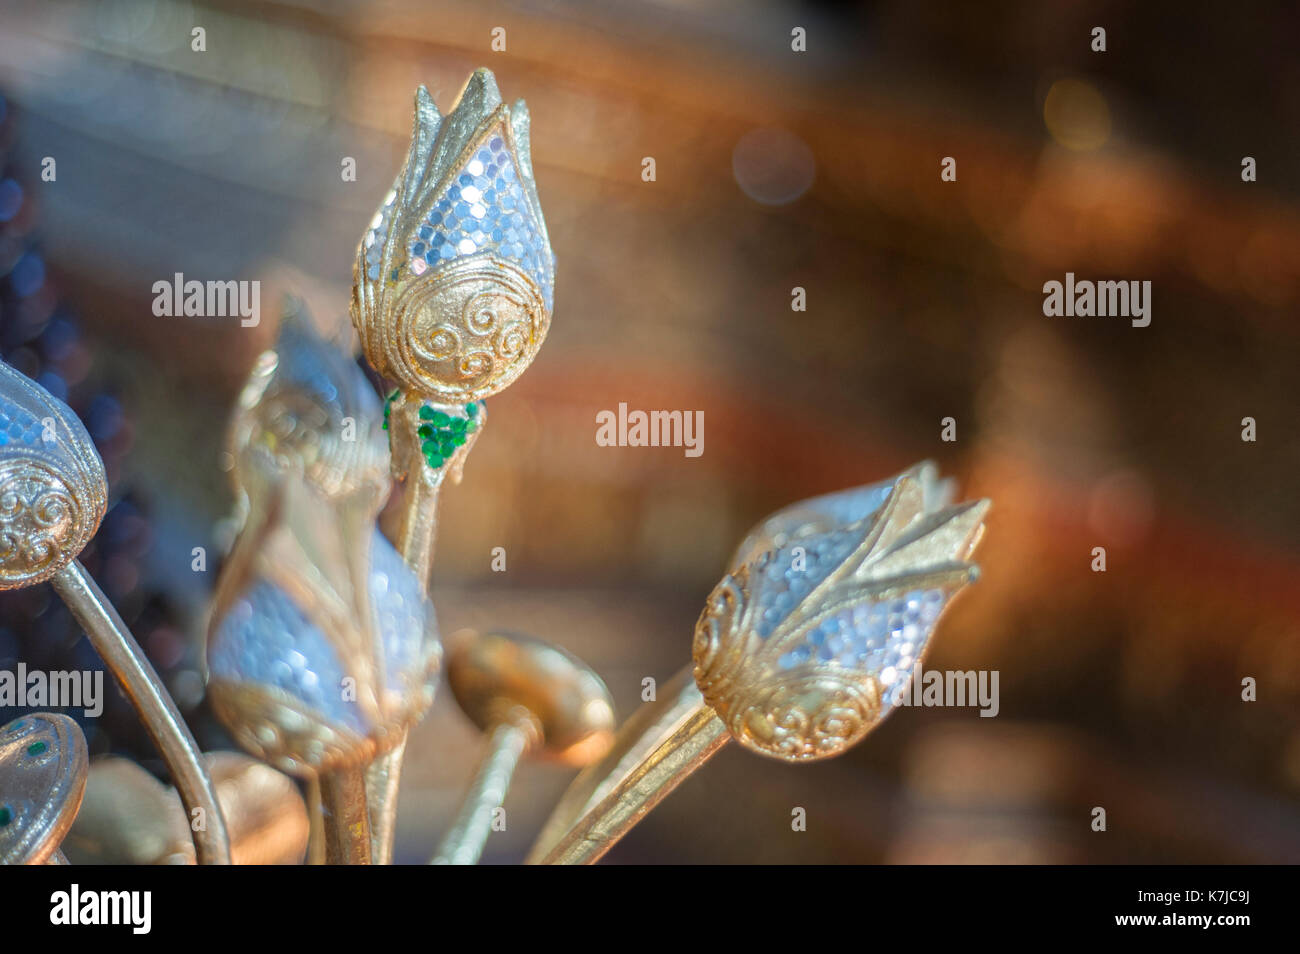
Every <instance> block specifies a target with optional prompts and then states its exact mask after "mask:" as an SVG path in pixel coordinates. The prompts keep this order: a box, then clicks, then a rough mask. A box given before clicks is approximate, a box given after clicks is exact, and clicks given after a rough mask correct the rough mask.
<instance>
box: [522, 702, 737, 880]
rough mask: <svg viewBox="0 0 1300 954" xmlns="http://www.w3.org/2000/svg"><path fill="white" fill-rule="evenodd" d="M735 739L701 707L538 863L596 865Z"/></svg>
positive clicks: (576, 823) (704, 707) (707, 710)
mask: <svg viewBox="0 0 1300 954" xmlns="http://www.w3.org/2000/svg"><path fill="white" fill-rule="evenodd" d="M730 738H731V733H730V732H728V731H727V726H726V723H724V722H723V721H722V720H721V719H719V718H718V717H717V715H716V714H714V712H713V710H712V709H710V708H709V707H708V706H706V705H705V704H704V703H703V702H702V701H701V702H700V703H699V705H698V706H697V707H696V709H695V710H694V711H693V712H692V713H691V714H690V715H689V717H688V718H687V719H686V720H685V721H684V722H683V723H682V724H681V726H680V727H679V728H678V729H677V731H676V732H674V733H673V734H672V736H671V737H670V738H669V739H668V740H667V741H666V742H664V743H663V744H662V745H660V746H659V747H658V748H657V749H655V750H654V752H652V753H650V755H648V756H646V757H645V758H644V759H642V761H641V762H640V763H639V764H638V765H637V766H636V767H635V768H634V769H633V770H632V771H631V772H629V773H628V775H627V777H626V778H624V779H623V780H622V781H621V782H619V783H618V785H616V786H615V787H614V789H613V790H612V791H611V792H610V793H609V794H608V795H606V796H605V797H604V798H603V799H601V801H600V803H599V804H597V805H596V806H595V807H594V808H592V809H591V810H589V811H588V812H586V813H585V814H584V815H583V816H582V817H581V818H579V819H578V821H577V822H575V823H574V825H573V826H572V827H571V828H570V829H569V830H568V832H567V833H566V834H565V835H564V837H563V838H561V839H560V841H559V842H558V843H557V844H556V845H555V847H553V848H552V849H551V850H550V851H548V852H547V853H546V854H545V855H544V856H543V857H542V858H541V860H540V862H539V863H540V864H544V865H590V864H595V863H596V862H597V861H599V860H600V859H601V858H602V857H603V856H604V854H605V852H607V851H609V849H610V848H612V847H614V845H615V844H616V843H617V842H618V840H619V839H620V838H622V837H623V836H624V835H626V834H627V833H628V832H629V831H630V830H631V829H632V827H633V826H634V825H636V823H637V822H639V821H640V820H641V819H642V818H644V817H645V816H646V815H648V814H649V813H650V811H651V810H652V809H653V808H654V807H655V806H656V805H658V804H659V803H660V802H661V801H663V800H664V799H665V798H667V797H668V795H669V794H670V793H671V792H672V791H673V789H675V788H676V787H677V786H678V785H680V784H681V783H682V782H683V781H684V780H685V779H686V777H687V776H689V775H690V774H691V773H692V772H694V771H695V770H696V769H697V768H699V767H700V766H701V765H703V764H704V763H705V762H707V761H708V760H709V759H710V758H712V757H713V755H714V753H715V752H717V751H718V750H719V749H721V748H722V747H723V746H724V745H726V744H727V741H728V740H729V739H730Z"/></svg>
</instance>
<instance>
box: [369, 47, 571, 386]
mask: <svg viewBox="0 0 1300 954" xmlns="http://www.w3.org/2000/svg"><path fill="white" fill-rule="evenodd" d="M554 281H555V260H554V257H553V256H552V254H551V247H550V242H549V239H548V237H547V234H546V223H545V221H544V220H543V218H542V210H541V206H540V204H539V203H538V200H537V187H536V184H535V183H534V180H533V169H532V160H531V157H530V148H529V120H528V109H527V107H526V106H525V105H524V102H523V101H522V100H520V101H518V102H517V103H515V104H514V105H513V106H506V105H505V104H504V103H503V102H502V101H501V94H500V93H499V92H498V90H497V85H496V81H495V79H493V77H492V74H491V73H490V72H489V71H488V70H483V69H481V70H477V71H476V72H475V73H474V74H473V75H472V76H471V77H470V79H469V82H468V83H467V84H466V86H465V89H464V90H463V91H462V92H461V95H460V98H459V99H458V100H457V101H456V104H455V105H454V106H453V107H452V109H451V111H450V112H449V113H448V114H447V115H446V116H442V115H440V114H439V112H438V107H437V106H435V105H434V102H433V100H432V98H431V97H430V96H429V92H428V90H426V89H425V88H424V87H423V86H422V87H420V88H419V90H418V91H417V92H416V96H415V125H414V130H413V132H412V134H411V146H410V151H409V153H408V155H407V158H406V163H405V165H404V166H403V167H402V171H401V172H400V174H399V175H398V177H397V181H396V182H395V183H394V184H393V188H392V190H391V191H390V192H389V193H388V195H387V197H386V198H385V199H384V202H383V205H382V206H381V207H380V209H379V212H378V213H376V215H375V219H374V221H373V222H372V223H371V227H370V228H369V229H368V230H367V231H366V233H365V236H364V238H363V239H362V243H361V247H360V249H359V250H358V253H357V262H356V269H355V274H354V282H355V284H354V301H353V316H352V317H353V321H354V323H355V324H356V328H357V333H358V334H359V335H360V337H361V345H362V348H363V349H364V350H365V354H366V358H367V360H368V361H369V362H370V364H371V366H372V367H374V369H375V370H376V371H378V372H379V373H380V374H381V375H383V376H384V377H385V378H388V379H390V380H392V381H394V382H395V383H396V384H397V386H398V387H399V388H400V389H401V390H403V391H408V392H413V393H415V394H419V395H422V396H424V397H427V398H430V399H432V400H435V401H439V402H442V403H448V404H465V403H467V402H470V401H476V400H480V399H482V398H485V397H487V396H488V395H491V394H495V393H496V392H498V391H500V390H501V389H502V388H504V387H506V386H507V385H509V384H510V383H511V382H512V381H514V380H515V378H517V377H518V376H519V375H520V374H522V373H523V371H524V369H525V368H527V367H528V365H529V363H530V362H531V361H532V360H533V357H534V356H535V355H536V354H537V350H538V349H539V348H540V347H541V346H542V342H543V341H544V340H545V338H546V332H547V329H548V328H549V327H550V321H551V306H552V292H553V287H554Z"/></svg>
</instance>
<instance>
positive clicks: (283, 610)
mask: <svg viewBox="0 0 1300 954" xmlns="http://www.w3.org/2000/svg"><path fill="white" fill-rule="evenodd" d="M208 662H209V667H210V669H211V671H212V675H213V676H216V677H219V678H223V679H229V680H231V681H232V682H251V683H258V684H260V685H264V686H269V687H271V688H274V689H281V690H283V691H285V692H287V693H289V694H290V695H291V696H294V697H295V698H297V699H301V700H302V701H303V702H304V703H306V704H307V705H308V706H309V707H311V708H313V709H315V710H317V711H319V712H321V713H322V714H324V715H325V716H326V717H327V718H329V719H330V720H331V721H333V722H335V723H336V724H339V725H343V726H345V727H347V728H349V729H353V730H354V731H357V732H364V731H365V729H364V723H363V720H362V717H361V712H360V709H359V708H358V706H357V704H356V703H355V702H345V701H344V700H343V692H342V685H343V675H344V674H343V666H342V663H341V662H340V660H339V658H338V655H337V653H335V651H334V647H333V646H331V645H330V642H329V640H328V639H326V638H325V634H324V633H322V632H321V631H320V629H319V628H318V627H316V626H315V625H314V624H313V623H312V622H311V621H310V620H309V619H307V617H306V615H305V614H304V613H303V612H302V610H300V609H299V608H298V606H297V604H296V603H294V602H293V600H291V599H289V597H288V596H287V595H286V594H285V593H284V591H283V590H281V589H280V588H279V587H277V586H274V585H273V584H271V583H268V582H267V581H265V580H261V581H259V582H258V583H257V584H255V585H254V586H253V587H252V589H251V590H249V592H248V593H246V594H245V595H244V596H242V597H240V598H239V599H238V600H237V601H236V602H235V605H234V606H232V607H231V609H230V612H229V613H228V614H227V616H226V618H225V619H224V620H222V622H221V626H220V628H219V629H218V630H217V633H216V634H215V636H214V641H213V650H212V652H211V654H210V656H209V660H208Z"/></svg>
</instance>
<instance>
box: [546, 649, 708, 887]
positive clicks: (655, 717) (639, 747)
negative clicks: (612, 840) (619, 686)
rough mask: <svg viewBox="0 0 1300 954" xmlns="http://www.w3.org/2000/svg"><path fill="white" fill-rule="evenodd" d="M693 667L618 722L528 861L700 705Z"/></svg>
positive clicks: (569, 790) (551, 845) (557, 808)
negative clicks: (610, 739)
mask: <svg viewBox="0 0 1300 954" xmlns="http://www.w3.org/2000/svg"><path fill="white" fill-rule="evenodd" d="M691 670H692V667H691V665H690V664H687V665H686V666H684V667H683V668H682V669H680V670H679V671H678V672H677V673H676V675H674V676H673V677H672V678H671V679H669V680H668V682H666V683H664V685H663V686H662V687H660V690H659V693H658V694H657V695H656V697H655V701H653V702H647V703H645V704H644V705H643V706H641V708H639V709H637V710H636V711H635V712H633V713H632V715H630V716H628V718H627V721H626V722H624V723H623V724H622V725H621V726H619V729H618V734H617V735H615V737H614V742H613V744H612V745H611V746H610V750H609V751H608V752H607V753H606V754H605V757H604V758H602V759H601V760H600V761H599V762H595V763H593V764H592V765H589V766H588V767H587V768H585V769H583V770H582V771H581V772H579V773H578V775H577V777H576V778H575V779H574V780H573V782H572V783H571V784H570V785H569V787H568V788H567V789H566V790H565V792H564V795H563V796H562V797H561V798H560V801H559V804H557V805H556V806H555V809H554V810H553V811H552V812H551V815H550V817H549V818H547V819H546V824H544V825H543V826H542V831H541V834H539V835H538V836H537V840H536V841H535V842H533V847H532V848H531V849H530V850H529V852H528V857H527V859H525V863H526V864H536V863H537V862H538V861H539V860H540V859H541V858H543V857H544V856H545V855H546V853H547V852H549V851H550V850H551V849H552V848H554V847H555V845H556V843H557V842H559V840H560V839H561V838H562V837H563V836H564V834H565V832H567V831H568V830H569V828H570V827H571V826H572V825H573V823H574V822H575V821H577V820H578V818H580V817H581V816H582V815H583V813H584V812H586V811H588V810H590V809H591V808H593V807H595V805H596V804H597V803H598V802H599V801H600V800H601V799H603V798H604V797H605V796H606V795H608V794H609V793H610V791H612V790H613V788H614V786H615V785H617V784H618V783H619V782H621V781H623V779H625V778H626V777H627V776H628V774H629V773H631V771H632V770H633V769H634V768H636V766H637V765H638V764H640V763H641V761H642V760H644V759H645V758H646V757H647V756H648V755H650V753H652V752H654V750H655V749H657V748H659V746H660V745H662V744H663V743H664V742H665V741H667V740H668V739H669V738H670V737H671V736H672V735H673V733H674V732H676V731H677V730H678V729H680V728H681V727H682V724H683V723H684V722H685V721H686V720H687V719H688V718H690V717H691V716H692V715H693V714H694V713H695V712H696V711H697V710H698V709H699V707H700V704H701V702H702V699H701V696H700V690H699V688H698V687H696V685H695V678H694V675H693V674H692V671H691Z"/></svg>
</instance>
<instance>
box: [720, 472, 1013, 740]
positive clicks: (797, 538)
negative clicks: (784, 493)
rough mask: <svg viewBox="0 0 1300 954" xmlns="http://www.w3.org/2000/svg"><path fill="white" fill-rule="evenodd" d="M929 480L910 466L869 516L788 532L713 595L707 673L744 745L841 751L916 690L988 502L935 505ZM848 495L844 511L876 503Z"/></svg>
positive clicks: (970, 572) (967, 573) (964, 579)
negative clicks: (914, 678)
mask: <svg viewBox="0 0 1300 954" xmlns="http://www.w3.org/2000/svg"><path fill="white" fill-rule="evenodd" d="M918 478H919V475H918V473H917V472H915V471H914V472H908V473H906V474H903V475H902V476H900V477H899V478H898V479H897V480H896V482H895V483H893V485H892V486H891V487H889V488H888V490H887V492H886V493H885V496H884V500H883V502H882V503H880V505H879V506H878V508H877V509H876V510H875V512H874V513H872V514H871V515H869V516H867V517H865V518H863V519H860V520H856V521H854V522H852V523H848V524H844V525H838V526H835V527H834V528H833V529H827V530H824V531H822V532H817V533H811V534H803V533H799V532H790V533H788V535H789V537H790V538H791V540H792V541H793V542H787V543H786V544H785V545H784V546H780V547H778V548H776V549H773V550H766V551H763V552H760V553H759V554H758V555H757V556H754V557H752V558H751V559H749V561H748V562H746V563H744V564H743V565H741V566H740V567H739V568H738V569H736V570H734V571H733V572H732V573H730V574H729V575H728V576H727V577H726V578H725V579H723V580H722V582H721V583H719V584H718V586H717V587H716V588H715V589H714V591H713V593H712V594H711V595H710V597H709V600H708V603H707V605H706V607H705V609H704V612H703V614H702V615H701V616H700V620H699V622H698V623H697V624H696V628H695V644H694V656H695V680H696V683H697V684H698V686H699V689H700V692H701V693H702V694H703V696H704V700H705V702H707V703H708V705H709V706H710V707H711V708H712V709H713V710H714V712H716V713H717V715H718V717H719V718H721V719H722V720H723V721H724V722H725V723H726V725H727V728H728V729H729V730H730V732H731V734H732V735H733V736H734V737H735V738H736V739H737V740H738V741H739V742H741V743H742V744H743V745H745V746H746V747H748V748H750V749H753V750H754V751H757V752H760V753H762V754H764V755H770V756H773V757H775V758H779V759H784V760H787V761H801V760H805V759H818V758H826V757H828V756H832V755H837V754H839V753H840V752H842V751H844V750H845V749H846V748H848V747H849V746H851V745H853V744H854V743H855V742H857V741H858V740H859V739H860V738H862V736H864V735H865V734H866V733H867V732H868V731H869V730H870V729H872V728H873V727H874V726H876V725H877V724H878V723H879V722H880V721H881V720H882V719H883V718H884V717H885V716H886V715H887V714H888V713H889V711H890V709H891V708H892V706H893V704H894V702H895V700H896V699H897V698H898V694H899V693H901V692H902V691H903V690H904V689H905V688H906V686H907V684H908V681H909V679H910V677H911V673H912V671H913V669H914V667H915V666H916V664H917V662H918V661H919V660H920V659H921V656H922V654H923V653H924V652H925V649H926V643H927V641H928V639H929V636H930V634H931V633H932V632H933V630H934V627H935V625H936V623H937V621H938V619H939V615H940V613H942V611H943V609H944V608H945V607H946V606H947V605H948V603H949V601H950V600H951V598H952V597H953V595H954V594H955V593H956V592H957V591H958V590H960V589H961V588H962V587H963V586H965V585H966V584H967V583H968V582H970V581H971V580H972V579H973V578H974V577H975V575H976V572H977V571H976V568H975V566H974V565H973V564H971V563H969V562H967V559H968V557H969V556H970V555H971V553H972V552H973V551H974V548H975V546H976V544H977V543H978V542H979V539H980V536H981V534H982V533H983V529H984V524H983V518H984V514H985V512H986V511H987V509H988V501H976V502H972V503H966V504H962V505H960V506H955V507H953V506H943V507H927V500H926V490H925V485H924V483H923V481H922V480H921V479H918ZM878 488H879V485H877V491H876V492H879V490H878ZM836 496H837V497H839V498H840V499H838V500H831V509H832V510H833V509H835V507H836V506H841V505H853V504H855V503H857V504H861V503H863V502H864V501H866V502H869V501H870V499H871V498H870V495H869V494H861V493H859V495H858V497H857V499H856V501H855V500H854V498H851V497H844V496H842V495H836ZM826 502H827V501H826V498H822V500H821V504H820V505H819V506H818V507H814V508H813V510H819V509H820V510H823V511H824V510H825V508H826ZM805 506H806V505H805Z"/></svg>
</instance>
